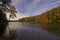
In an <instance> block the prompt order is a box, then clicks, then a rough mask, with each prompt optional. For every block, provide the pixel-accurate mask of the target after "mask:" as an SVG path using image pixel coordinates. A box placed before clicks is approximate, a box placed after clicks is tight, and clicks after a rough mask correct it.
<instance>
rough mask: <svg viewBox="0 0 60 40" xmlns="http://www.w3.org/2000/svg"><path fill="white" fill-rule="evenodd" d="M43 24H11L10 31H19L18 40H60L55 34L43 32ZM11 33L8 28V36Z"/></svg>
mask: <svg viewBox="0 0 60 40" xmlns="http://www.w3.org/2000/svg"><path fill="white" fill-rule="evenodd" d="M41 26H42V25H41V24H34V23H26V22H9V25H8V27H9V28H10V29H15V30H17V35H18V37H17V40H60V37H58V36H56V35H54V34H53V33H50V32H47V31H45V30H43V29H42V28H37V27H41ZM8 33H9V31H8V28H7V31H6V34H7V35H8Z"/></svg>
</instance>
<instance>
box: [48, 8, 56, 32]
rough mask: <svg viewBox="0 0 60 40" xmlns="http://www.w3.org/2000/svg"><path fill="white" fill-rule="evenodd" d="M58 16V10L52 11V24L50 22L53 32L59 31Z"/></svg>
mask: <svg viewBox="0 0 60 40" xmlns="http://www.w3.org/2000/svg"><path fill="white" fill-rule="evenodd" d="M56 14H57V12H56V10H55V9H54V10H52V11H51V12H50V14H49V17H48V18H49V20H51V22H49V24H50V25H49V28H50V29H51V30H55V31H56V30H57V17H56Z"/></svg>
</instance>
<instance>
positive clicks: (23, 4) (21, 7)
mask: <svg viewBox="0 0 60 40" xmlns="http://www.w3.org/2000/svg"><path fill="white" fill-rule="evenodd" d="M12 4H13V5H14V6H15V7H16V9H17V11H18V14H19V16H20V17H26V16H34V15H38V14H41V13H42V12H45V11H47V10H50V9H52V8H54V7H57V6H60V0H12Z"/></svg>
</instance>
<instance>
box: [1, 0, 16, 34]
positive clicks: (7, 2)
mask: <svg viewBox="0 0 60 40" xmlns="http://www.w3.org/2000/svg"><path fill="white" fill-rule="evenodd" d="M9 7H11V0H0V35H2V34H3V33H4V32H5V30H6V28H7V25H8V21H7V18H6V14H5V13H6V12H8V9H9ZM12 11H14V10H12ZM14 13H15V11H14ZM11 14H12V13H11ZM14 15H15V14H14ZM14 15H12V16H14Z"/></svg>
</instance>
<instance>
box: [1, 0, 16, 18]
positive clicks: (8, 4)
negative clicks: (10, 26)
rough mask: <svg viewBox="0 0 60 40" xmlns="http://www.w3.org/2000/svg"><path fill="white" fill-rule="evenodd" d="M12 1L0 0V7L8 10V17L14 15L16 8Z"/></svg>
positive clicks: (4, 10)
mask: <svg viewBox="0 0 60 40" xmlns="http://www.w3.org/2000/svg"><path fill="white" fill-rule="evenodd" d="M11 3H12V1H11V0H0V9H1V10H2V11H3V12H5V13H6V12H10V17H11V18H12V17H16V14H15V13H16V8H15V6H12V5H11Z"/></svg>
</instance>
